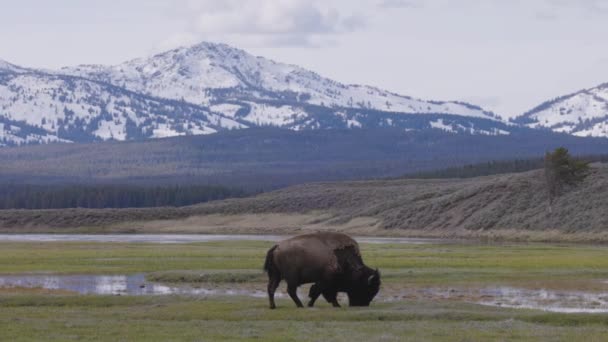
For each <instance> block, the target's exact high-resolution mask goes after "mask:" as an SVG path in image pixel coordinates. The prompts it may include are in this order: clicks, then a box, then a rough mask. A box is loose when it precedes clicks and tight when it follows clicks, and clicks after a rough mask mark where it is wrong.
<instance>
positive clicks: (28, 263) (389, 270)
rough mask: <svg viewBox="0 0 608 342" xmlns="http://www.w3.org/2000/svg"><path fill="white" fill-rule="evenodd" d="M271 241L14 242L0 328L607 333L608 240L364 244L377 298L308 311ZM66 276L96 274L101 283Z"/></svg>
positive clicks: (58, 333)
mask: <svg viewBox="0 0 608 342" xmlns="http://www.w3.org/2000/svg"><path fill="white" fill-rule="evenodd" d="M271 245H272V242H270V241H214V242H200V243H180V244H153V243H115V242H107V243H96V242H2V243H0V331H1V332H0V337H1V339H2V340H7V339H8V340H20V339H21V340H32V339H40V338H41V337H45V338H47V339H50V340H62V341H64V340H75V339H84V340H87V339H88V340H99V339H110V338H116V339H118V340H120V339H123V340H159V341H162V340H222V339H224V340H233V339H244V340H256V339H262V338H264V339H266V340H277V341H289V340H319V339H324V338H327V339H329V340H352V339H353V338H368V339H370V340H386V341H392V340H402V339H403V338H407V337H411V338H414V337H416V339H425V340H439V341H441V340H449V341H452V340H505V339H507V340H529V339H539V338H545V339H551V340H569V339H570V340H571V339H572V338H577V339H580V338H588V339H589V340H591V341H593V340H601V339H602V338H603V336H604V334H605V333H606V332H608V314H606V313H603V312H607V311H608V302H607V301H608V248H607V247H605V246H583V245H553V244H501V245H485V244H454V243H435V244H433V243H431V244H367V243H364V244H362V246H361V247H362V251H363V254H364V260H365V262H366V264H368V265H370V266H373V267H379V268H380V270H381V272H382V276H383V287H382V290H381V292H380V294H379V296H378V297H377V299H376V300H375V301H374V303H373V304H372V306H371V307H370V308H367V309H352V308H347V307H344V308H342V309H338V310H336V309H333V308H331V307H330V306H329V305H328V304H327V303H324V302H323V301H319V302H318V304H317V307H316V308H314V309H300V310H298V309H296V308H295V306H294V305H293V303H292V302H291V300H290V299H288V298H286V297H285V296H279V298H278V302H277V304H278V306H279V308H278V309H277V310H275V311H271V310H268V309H267V300H266V298H265V296H264V290H265V283H264V282H265V277H264V274H263V273H262V271H261V264H262V261H263V258H264V255H265V252H266V250H267V249H268V248H269V247H270V246H271ZM27 277H29V282H27V281H26V282H22V283H16V282H15V280H19V279H21V280H23V279H26V278H27ZM79 277H81V278H79ZM83 277H84V278H83ZM45 279H46V280H45ZM48 279H54V280H53V281H48ZM58 279H59V280H58ZM61 279H63V280H66V279H67V280H68V283H69V282H70V281H71V282H72V283H74V282H76V283H77V284H83V281H84V280H83V279H89V280H90V281H91V282H92V283H89V285H87V286H88V287H87V288H88V289H92V290H90V291H84V292H83V291H78V290H74V289H70V288H65V287H62V286H59V285H57V284H59V283H60V282H61V281H60V280H61ZM79 279H80V280H79ZM100 279H101V281H102V283H101V284H102V285H103V286H100V284H99V283H95V281H97V282H99V281H100ZM11 280H12V281H13V283H11ZM26 280H27V279H26ZM45 281H46V282H45ZM84 283H86V281H84ZM53 284H54V285H53ZM85 287H86V286H85ZM280 289H281V290H284V284H282V285H281V287H280ZM97 290H101V291H97ZM104 291H105V292H104ZM305 294H306V289H302V291H300V297H305ZM342 303H343V304H346V303H345V301H344V298H342ZM555 308H557V309H561V310H557V311H558V312H551V311H555V310H552V309H555ZM569 310H570V311H569ZM559 311H563V312H559ZM585 311H588V312H589V313H579V312H585Z"/></svg>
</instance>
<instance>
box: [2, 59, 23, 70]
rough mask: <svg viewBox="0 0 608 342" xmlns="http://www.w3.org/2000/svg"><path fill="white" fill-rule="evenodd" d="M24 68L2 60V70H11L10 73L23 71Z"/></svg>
mask: <svg viewBox="0 0 608 342" xmlns="http://www.w3.org/2000/svg"><path fill="white" fill-rule="evenodd" d="M21 69H22V68H20V67H18V66H16V65H14V64H12V63H9V62H7V61H5V60H3V59H0V70H9V71H17V70H21Z"/></svg>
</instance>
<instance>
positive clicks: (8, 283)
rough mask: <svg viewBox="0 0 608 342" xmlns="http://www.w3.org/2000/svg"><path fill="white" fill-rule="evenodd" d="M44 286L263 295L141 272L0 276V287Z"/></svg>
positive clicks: (130, 292) (112, 291) (89, 290)
mask: <svg viewBox="0 0 608 342" xmlns="http://www.w3.org/2000/svg"><path fill="white" fill-rule="evenodd" d="M2 287H4V288H15V287H21V288H44V289H48V290H65V291H71V292H75V293H79V294H85V295H88V294H91V295H93V294H95V295H130V296H141V295H212V294H217V295H228V296H238V295H242V296H254V297H264V296H265V295H266V293H265V292H263V291H249V290H235V289H205V288H198V287H196V288H195V287H190V286H167V285H163V284H158V283H152V282H148V281H146V278H145V275H144V274H135V275H129V276H125V275H114V276H107V275H53V276H48V275H25V276H0V288H2Z"/></svg>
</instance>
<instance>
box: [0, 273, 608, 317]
mask: <svg viewBox="0 0 608 342" xmlns="http://www.w3.org/2000/svg"><path fill="white" fill-rule="evenodd" d="M208 286H212V285H211V284H208ZM261 287H262V288H263V286H261ZM0 288H44V289H49V290H64V291H71V292H74V293H78V294H85V295H131V296H140V295H189V296H207V295H220V296H250V297H257V298H264V297H266V292H265V291H263V290H261V289H260V290H251V289H247V288H220V287H216V288H199V287H192V286H169V285H164V284H159V283H152V282H148V281H146V278H145V275H144V274H135V275H129V276H126V275H112V276H109V275H25V276H16V275H15V276H0ZM306 295H307V293H300V296H301V297H305V296H306ZM277 297H286V295H285V294H284V293H282V292H277ZM411 299H416V300H456V301H462V302H469V303H477V304H481V305H489V306H497V307H507V308H522V309H539V310H545V311H551V312H563V313H577V312H586V313H608V293H591V292H577V291H553V290H529V289H521V288H513V287H491V288H470V289H466V288H464V289H463V288H460V289H458V288H453V289H439V288H418V289H411V290H404V291H401V292H398V293H395V292H392V293H390V292H389V291H386V292H385V293H383V292H382V291H381V292H380V294H379V295H378V298H377V300H378V301H383V302H398V301H402V300H411Z"/></svg>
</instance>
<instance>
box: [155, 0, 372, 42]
mask: <svg viewBox="0 0 608 342" xmlns="http://www.w3.org/2000/svg"><path fill="white" fill-rule="evenodd" d="M186 7H187V8H188V11H189V12H190V13H191V14H190V19H189V25H188V30H187V32H181V33H177V34H175V35H173V36H172V37H169V38H168V39H167V40H166V42H165V43H164V45H167V46H170V45H172V44H178V43H180V42H184V43H191V42H192V40H193V39H196V38H195V37H198V39H199V40H200V39H209V40H227V41H234V40H238V41H240V42H242V41H245V42H246V43H248V44H249V45H259V46H285V45H296V46H310V45H317V44H323V43H328V42H331V41H333V39H332V36H337V35H341V34H347V33H350V32H353V31H355V30H358V29H360V28H362V27H364V26H365V22H366V20H365V18H364V17H363V16H362V15H358V14H356V13H351V12H350V11H346V12H347V13H341V11H340V9H339V8H337V7H336V6H331V5H328V2H315V1H307V0H247V1H244V0H223V1H216V0H203V1H187V2H186Z"/></svg>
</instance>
